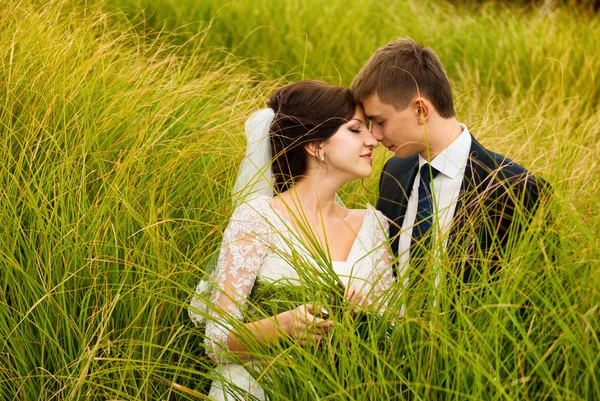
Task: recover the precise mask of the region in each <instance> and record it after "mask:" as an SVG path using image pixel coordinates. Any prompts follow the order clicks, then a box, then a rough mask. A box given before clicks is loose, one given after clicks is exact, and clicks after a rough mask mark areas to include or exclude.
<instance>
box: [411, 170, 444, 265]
mask: <svg viewBox="0 0 600 401" xmlns="http://www.w3.org/2000/svg"><path fill="white" fill-rule="evenodd" d="M438 174H439V171H438V170H436V169H435V168H434V167H433V166H431V165H430V164H428V163H425V164H424V165H423V166H422V167H421V170H420V172H419V175H420V177H421V178H420V181H419V203H418V205H417V215H416V216H415V224H414V226H413V232H412V241H411V244H410V265H411V266H418V265H420V264H421V263H422V262H423V256H425V255H426V254H427V250H429V249H430V247H431V244H430V242H431V232H430V231H431V226H432V224H433V200H432V196H431V181H432V180H433V179H434V178H435V176H436V175H438Z"/></svg>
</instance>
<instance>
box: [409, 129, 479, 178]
mask: <svg viewBox="0 0 600 401" xmlns="http://www.w3.org/2000/svg"><path fill="white" fill-rule="evenodd" d="M459 124H460V126H461V127H462V129H463V130H462V132H461V134H460V135H459V136H458V138H456V139H455V140H454V141H453V142H452V143H451V144H450V145H449V146H448V147H447V148H446V149H444V150H443V151H442V152H441V153H440V154H439V155H437V156H436V157H435V158H434V159H433V160H432V161H431V166H432V167H434V168H435V169H436V170H438V171H439V172H440V173H442V174H444V175H445V176H447V177H449V178H456V177H457V176H458V175H459V174H460V173H461V171H462V169H463V168H464V167H465V166H466V165H467V160H468V159H469V152H470V150H471V133H470V132H469V129H468V128H467V126H466V125H464V124H462V123H459ZM425 163H427V160H426V159H424V158H423V157H422V156H421V155H419V169H420V168H421V167H422V166H423V165H424V164H425Z"/></svg>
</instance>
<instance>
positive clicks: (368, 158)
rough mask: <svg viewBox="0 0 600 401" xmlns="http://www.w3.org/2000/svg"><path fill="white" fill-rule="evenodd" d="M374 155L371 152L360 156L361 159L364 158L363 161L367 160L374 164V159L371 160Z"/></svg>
mask: <svg viewBox="0 0 600 401" xmlns="http://www.w3.org/2000/svg"><path fill="white" fill-rule="evenodd" d="M372 154H373V153H372V152H369V153H365V154H364V155H360V157H362V158H363V159H366V160H368V161H370V162H372V161H373V159H372V158H371V155H372Z"/></svg>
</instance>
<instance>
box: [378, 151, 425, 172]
mask: <svg viewBox="0 0 600 401" xmlns="http://www.w3.org/2000/svg"><path fill="white" fill-rule="evenodd" d="M418 163H419V155H418V154H417V153H415V154H414V155H412V156H409V157H404V158H400V157H396V156H393V157H392V158H391V159H389V160H388V161H387V162H386V163H385V165H384V166H383V170H382V174H383V173H386V174H389V175H392V176H398V175H399V174H400V173H405V172H406V171H408V169H409V168H410V167H414V166H416V165H418Z"/></svg>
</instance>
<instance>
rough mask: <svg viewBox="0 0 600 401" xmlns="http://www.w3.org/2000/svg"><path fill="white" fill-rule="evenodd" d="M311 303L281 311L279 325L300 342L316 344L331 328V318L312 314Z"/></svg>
mask: <svg viewBox="0 0 600 401" xmlns="http://www.w3.org/2000/svg"><path fill="white" fill-rule="evenodd" d="M313 308H314V307H313V305H311V304H305V305H301V306H299V307H297V308H296V309H292V310H289V311H287V312H283V313H281V314H280V315H279V316H280V317H281V319H280V320H281V327H282V328H283V329H284V331H285V332H286V333H287V335H289V336H290V337H292V338H293V339H295V340H297V341H298V342H299V343H300V344H302V345H306V344H318V343H320V342H321V338H322V336H323V335H324V334H327V333H328V332H329V330H330V329H331V325H332V324H333V322H332V321H331V320H325V319H321V318H319V317H316V316H315V315H314V311H313Z"/></svg>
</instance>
